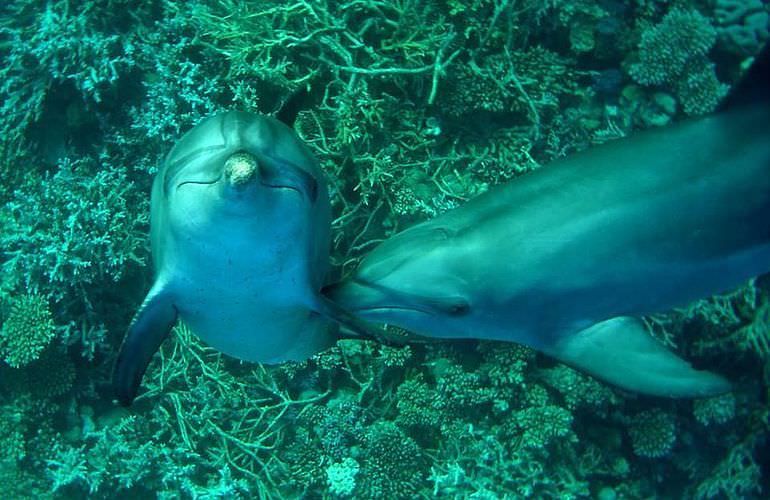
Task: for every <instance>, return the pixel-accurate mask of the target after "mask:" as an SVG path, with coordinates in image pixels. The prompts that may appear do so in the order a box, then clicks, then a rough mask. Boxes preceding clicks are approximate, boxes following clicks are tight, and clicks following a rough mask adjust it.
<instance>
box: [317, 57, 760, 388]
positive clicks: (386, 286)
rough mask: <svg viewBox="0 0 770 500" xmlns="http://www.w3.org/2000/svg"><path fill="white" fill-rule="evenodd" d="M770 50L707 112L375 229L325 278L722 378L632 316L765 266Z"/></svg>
mask: <svg viewBox="0 0 770 500" xmlns="http://www.w3.org/2000/svg"><path fill="white" fill-rule="evenodd" d="M769 55H770V51H768V49H767V48H766V49H765V50H764V51H763V53H762V54H760V56H758V57H757V61H756V63H755V65H754V67H753V68H752V69H751V70H750V71H749V74H748V75H747V77H746V78H745V79H744V81H743V82H742V83H741V84H740V85H739V86H737V87H736V88H735V89H734V92H733V94H732V95H731V96H729V97H728V99H727V101H726V103H725V104H724V106H723V109H722V110H720V111H719V112H717V113H715V114H713V115H711V116H708V117H704V118H700V119H694V120H689V121H684V122H682V123H679V124H676V125H673V126H669V127H664V128H660V129H655V130H649V131H644V132H641V133H638V134H634V135H633V136H631V137H628V138H625V139H620V140H616V141H613V142H611V143H607V144H604V145H602V146H599V147H595V148H592V149H590V150H588V151H585V152H583V153H580V154H576V155H573V156H570V157H568V158H566V159H562V160H558V161H555V162H553V163H552V164H550V165H547V166H545V167H543V168H542V169H539V170H537V171H534V172H532V173H529V174H526V175H524V176H522V177H520V178H518V179H515V180H513V181H511V182H509V183H507V184H505V185H503V186H499V187H498V188H496V189H493V190H490V191H489V192H487V193H485V194H483V195H481V196H479V197H478V198H476V199H474V200H471V201H470V202H468V203H467V204H465V205H463V206H462V207H460V208H457V209H455V210H452V211H450V212H447V213H445V214H443V215H441V216H439V217H436V218H435V219H433V220H430V221H428V222H425V223H422V224H418V225H417V226H414V227H412V228H410V229H407V230H405V231H403V232H401V233H400V234H397V235H395V236H393V237H392V238H390V239H388V240H386V241H385V242H384V243H382V244H381V245H380V246H379V247H377V248H375V249H374V250H373V251H372V252H371V253H370V254H369V255H367V256H366V257H365V258H364V260H363V262H362V263H361V265H360V267H359V268H358V270H357V271H355V272H354V274H353V275H352V276H351V277H349V278H348V279H346V280H345V281H343V282H341V283H338V284H336V285H334V286H332V287H329V288H328V289H327V293H328V294H329V296H330V297H331V298H332V299H333V300H334V301H336V302H337V303H338V304H339V305H340V306H341V307H343V308H346V309H349V310H351V311H353V312H354V313H355V314H357V315H359V316H360V317H362V318H363V319H366V320H369V321H375V322H381V323H388V324H392V325H395V326H398V327H401V328H404V329H407V330H409V331H411V332H413V333H415V334H418V335H421V336H425V337H433V338H478V339H492V340H504V341H511V342H518V343H521V344H525V345H528V346H531V347H533V348H535V349H538V350H540V351H542V352H544V353H547V354H549V355H551V356H553V357H555V358H557V359H559V360H562V361H564V362H565V363H568V364H570V365H572V366H574V367H576V368H578V369H581V370H583V371H585V372H588V373H590V374H592V375H594V376H596V377H598V378H600V379H603V380H605V381H607V382H609V383H612V384H615V385H617V386H620V387H622V388H625V389H628V390H632V391H637V392H641V393H645V394H651V395H659V396H670V397H695V396H707V395H715V394H719V393H721V392H725V391H727V390H729V387H730V386H729V384H728V382H727V381H726V380H725V379H724V378H723V377H721V376H719V375H717V374H714V373H710V372H706V371H699V370H696V369H694V368H692V367H691V366H690V364H689V363H687V362H686V361H684V360H682V359H680V358H679V357H677V356H676V355H675V354H674V353H673V352H671V351H669V350H667V349H666V348H665V347H663V346H662V345H661V344H660V343H659V342H657V341H656V340H654V339H653V338H652V337H651V336H650V335H649V334H648V332H647V331H646V329H645V328H644V326H643V324H642V322H641V321H640V320H639V319H637V318H638V316H640V315H644V314H648V313H653V312H656V311H663V310H666V309H670V308H672V307H675V306H681V305H684V304H686V303H687V302H689V301H691V300H694V299H697V298H700V297H705V296H709V295H712V294H714V293H718V292H721V291H725V290H727V289H730V288H732V287H736V286H738V285H740V284H741V283H742V282H744V281H745V280H747V279H749V278H751V277H753V276H756V275H758V274H760V273H763V272H766V271H768V270H769V269H770V97H769V96H768V90H767V89H769V88H770V78H768V74H769V72H768V67H769V66H770V64H769V63H770V57H769Z"/></svg>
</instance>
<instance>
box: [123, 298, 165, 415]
mask: <svg viewBox="0 0 770 500" xmlns="http://www.w3.org/2000/svg"><path fill="white" fill-rule="evenodd" d="M177 316H178V314H177V310H176V307H174V304H173V303H172V302H171V298H170V297H169V296H168V293H166V292H165V291H164V289H163V287H162V286H158V285H157V284H156V285H154V286H153V287H152V289H151V290H150V292H149V293H148V294H147V297H146V298H145V299H144V302H143V303H142V306H141V307H140V308H139V310H138V311H137V313H136V316H134V320H133V321H132V322H131V325H130V326H129V327H128V332H126V336H125V338H124V339H123V344H122V345H121V346H120V352H119V354H118V359H117V361H116V362H115V368H114V370H113V373H112V386H113V390H114V391H115V397H116V398H117V400H118V402H119V403H120V404H121V405H123V406H130V405H131V403H132V402H133V401H134V398H135V397H136V393H137V391H138V390H139V384H140V383H141V382H142V376H144V372H145V370H146V369H147V366H148V365H149V364H150V360H152V356H153V355H154V354H155V352H156V351H157V350H158V348H159V347H160V344H161V343H162V342H163V340H165V338H166V337H167V336H168V332H169V331H171V328H172V327H173V326H174V323H176V320H177Z"/></svg>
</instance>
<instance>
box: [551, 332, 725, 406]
mask: <svg viewBox="0 0 770 500" xmlns="http://www.w3.org/2000/svg"><path fill="white" fill-rule="evenodd" d="M544 352H546V353H547V354H549V355H551V356H553V357H555V358H556V359H558V360H560V361H563V362H565V363H567V364H569V365H572V366H574V367H575V368H578V369H580V370H583V371H585V372H587V373H589V374H591V375H593V376H595V377H597V378H599V379H602V380H604V381H606V382H609V383H610V384H614V385H617V386H618V387H621V388H623V389H627V390H629V391H634V392H640V393H642V394H649V395H652V396H664V397H672V398H689V397H704V396H714V395H717V394H722V393H725V392H728V391H729V390H730V384H729V382H727V380H725V379H724V378H723V377H721V376H719V375H717V374H715V373H711V372H708V371H702V370H696V369H695V368H693V367H692V366H691V365H690V363H688V362H687V361H685V360H683V359H682V358H680V357H678V356H677V355H676V354H674V353H673V352H671V351H670V350H668V349H666V347H664V346H663V344H661V343H660V342H658V341H657V340H655V339H654V338H653V337H652V336H651V335H650V334H649V333H648V332H647V329H646V328H645V327H644V324H643V323H642V322H641V321H640V320H638V319H636V318H629V317H619V318H613V319H610V320H607V321H603V322H601V323H597V324H595V325H593V326H591V327H590V328H586V329H585V330H582V331H580V332H578V333H576V334H574V335H572V336H569V337H565V338H563V339H561V340H560V341H559V342H558V343H557V344H556V345H555V346H552V347H551V348H548V349H545V350H544Z"/></svg>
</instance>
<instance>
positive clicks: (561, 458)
mask: <svg viewBox="0 0 770 500" xmlns="http://www.w3.org/2000/svg"><path fill="white" fill-rule="evenodd" d="M769 11H770V7H769V6H768V3H767V2H764V1H759V0H754V1H744V2H737V1H730V0H715V1H713V2H705V1H683V2H665V1H636V2H626V3H624V2H615V1H609V0H605V1H596V2H591V1H550V2H535V1H529V0H524V1H505V0H499V1H483V0H476V1H449V0H445V1H435V2H419V1H408V0H407V1H401V2H390V3H389V2H378V1H350V2H332V1H327V2H323V1H313V0H308V1H299V2H296V3H292V2H256V1H254V2H251V1H240V2H238V1H235V0H219V1H216V0H208V1H205V2H203V1H196V2H171V1H145V2H142V1H121V0H112V1H109V0H104V1H99V0H95V1H63V0H59V1H50V2H24V1H9V2H5V3H4V4H3V6H1V7H0V62H1V64H0V72H1V75H2V78H0V95H2V99H0V103H1V104H0V105H1V106H2V112H1V113H0V132H1V135H0V137H2V141H0V207H1V208H0V238H2V244H1V245H0V256H1V258H2V260H1V262H2V266H3V272H2V274H0V321H2V330H1V333H0V355H1V358H2V361H0V491H3V492H5V493H6V496H7V497H9V498H28V497H29V498H85V497H88V498H138V497H147V496H150V497H152V496H157V497H159V498H257V497H264V498H295V497H306V498H423V497H424V498H432V497H435V496H442V497H445V498H479V499H486V498H525V497H531V498H556V497H559V498H601V499H613V498H651V497H661V498H714V497H716V498H761V497H762V496H763V495H767V491H768V489H769V488H770V484H768V463H769V461H770V457H769V456H768V452H767V449H768V443H767V436H768V432H769V431H770V429H769V427H770V424H769V423H768V413H769V411H770V406H769V405H770V402H769V401H768V399H770V398H769V396H770V393H768V386H769V384H770V284H768V282H767V279H766V278H765V279H763V278H761V277H760V278H758V279H756V280H753V281H752V282H750V283H748V284H746V285H745V286H743V287H741V288H740V289H738V290H735V291H731V292H729V293H727V294H725V295H722V296H718V297H712V298H704V299H703V300H701V301H698V302H696V303H693V304H689V305H686V306H685V307H683V308H681V309H677V310H673V311H662V312H661V313H660V314H658V315H655V316H652V317H648V318H645V321H646V323H647V325H648V326H649V327H650V331H651V332H652V334H653V335H654V336H655V337H657V338H658V339H659V340H660V341H662V342H663V343H664V344H666V345H667V346H669V347H671V348H672V349H673V350H675V351H676V352H677V353H678V354H679V355H680V356H682V357H684V358H686V359H687V360H689V361H692V362H693V363H694V364H695V365H696V366H697V367H699V368H706V369H709V370H712V371H715V372H718V373H720V374H722V375H724V376H725V377H727V378H728V379H729V380H730V382H731V383H732V385H733V391H732V392H730V393H728V394H725V395H722V396H718V397H716V398H711V399H703V400H689V399H683V400H668V399H660V398H653V397H647V396H641V395H637V394H634V393H630V392H625V391H622V390H619V389H616V388H613V387H611V386H608V385H605V384H603V383H601V382H599V381H596V380H595V379H593V378H591V377H590V376H588V375H584V374H582V373H580V372H578V371H576V370H574V369H572V368H569V367H567V366H565V365H562V364H560V363H557V362H555V361H554V360H552V359H550V358H548V357H547V356H545V355H542V354H539V353H537V352H535V351H533V350H531V349H529V348H526V347H522V346H518V345H515V344H505V343H493V342H481V341H474V340H463V341H455V342H449V341H436V342H428V343H423V342H415V343H406V344H405V345H403V346H399V345H394V344H388V345H386V344H382V343H379V342H376V341H370V340H353V339H349V340H341V341H339V343H338V344H337V346H335V347H333V348H332V349H330V350H328V351H324V352H322V353H320V354H318V355H316V356H314V357H313V358H311V359H309V360H307V361H303V362H295V363H285V364H281V365H277V366H262V365H258V364H252V363H244V362H239V361H238V360H235V359H233V358H229V357H226V356H224V355H222V354H219V353H217V352H216V351H214V350H213V349H211V348H208V347H205V346H204V345H203V344H202V343H201V342H200V341H199V340H198V339H197V338H196V337H195V336H194V335H192V334H191V333H190V332H189V330H188V329H187V328H185V327H184V326H183V325H179V326H177V327H175V329H174V330H173V332H172V334H171V335H170V336H169V338H168V339H167V341H166V342H165V343H164V344H163V346H162V348H161V350H160V351H159V353H158V354H156V355H155V357H154V358H153V361H152V363H151V364H150V366H149V368H148V369H147V372H146V375H145V377H144V380H143V384H142V388H141V389H140V394H139V397H138V398H137V400H136V401H135V403H134V404H133V405H132V406H131V407H130V408H127V409H126V408H122V407H120V406H119V405H117V404H116V403H115V402H114V400H113V390H112V387H111V383H110V379H111V371H112V367H113V364H114V362H115V358H116V355H117V352H118V349H119V347H120V343H121V339H122V337H123V335H124V332H125V330H126V328H127V325H128V324H129V323H130V321H131V318H132V316H133V315H134V313H135V311H136V310H137V308H138V306H139V305H140V303H141V302H142V300H143V297H144V294H145V293H146V291H147V290H148V289H149V287H150V285H151V283H152V279H153V270H152V265H151V257H150V246H149V235H148V229H149V227H148V224H149V222H148V221H149V196H150V186H151V183H152V179H153V175H154V174H155V173H156V172H157V170H158V166H159V165H160V164H161V162H162V159H163V157H164V156H165V155H166V154H167V153H168V152H169V150H170V149H171V147H172V146H173V145H174V143H175V142H176V141H177V140H178V139H179V137H181V135H182V134H183V133H184V132H186V131H187V130H189V129H190V128H192V127H193V126H194V125H195V124H197V123H199V122H200V120H201V119H203V118H204V117H206V116H209V115H211V114H213V113H215V112H218V111H222V110H226V109H233V108H235V109H241V110H244V111H249V112H254V113H265V114H270V115H275V116H277V117H278V118H280V119H282V120H284V121H285V122H287V123H290V124H292V126H293V128H294V130H295V131H296V132H297V134H298V136H299V137H300V138H301V139H302V140H303V141H304V142H305V143H306V144H307V145H308V146H309V148H310V149H311V151H312V153H313V154H314V155H315V156H316V157H317V158H318V160H319V162H320V164H321V167H322V168H323V170H324V171H325V172H326V174H327V176H328V180H329V185H330V191H331V201H332V209H333V215H334V222H333V224H332V252H331V261H332V268H333V271H332V273H331V276H329V280H330V281H334V280H336V279H339V278H341V277H343V276H347V275H349V274H350V273H351V272H352V271H353V270H354V269H355V267H356V265H357V263H358V262H359V261H360V259H361V258H362V257H363V256H364V255H366V254H367V252H369V251H370V250H371V249H372V248H374V247H375V246H376V245H377V243H379V242H380V241H382V240H383V239H384V238H387V237H388V236H390V235H392V234H394V233H396V232H398V231H400V230H402V229H404V228H406V227H408V226H410V225H412V224H414V223H417V222H419V221H423V220H427V219H429V218H432V217H434V216H436V215H438V214H441V213H444V212H446V211H448V210H451V209H452V208H455V207H458V206H461V205H462V204H463V203H464V202H465V201H466V200H468V199H470V198H473V197H474V196H476V195H478V194H480V193H482V192H484V191H486V190H487V189H488V188H489V187H491V186H493V185H495V184H499V183H502V182H506V181H509V180H511V179H514V178H515V177H517V176H520V175H523V174H525V173H527V172H529V171H531V170H535V169H538V168H541V166H543V168H548V166H547V164H548V163H549V162H550V161H551V160H554V159H557V158H560V157H563V156H568V155H570V154H572V153H574V152H577V151H580V150H583V149H587V148H590V147H592V146H596V145H599V144H602V143H605V142H608V141H611V140H613V139H616V138H619V137H623V136H626V135H630V134H633V133H634V131H637V130H641V129H646V128H650V127H656V126H666V125H669V124H672V123H676V122H678V121H681V120H685V119H689V118H696V117H698V116H702V115H708V114H709V113H711V112H712V111H713V110H714V109H715V108H716V106H717V105H718V103H719V102H720V100H721V99H723V98H724V96H725V95H727V93H728V92H729V89H730V88H731V87H732V86H734V85H735V83H736V82H737V81H738V80H739V78H740V76H741V74H742V72H743V71H744V70H745V69H746V67H748V66H749V65H750V63H751V57H752V56H753V55H755V54H756V53H758V52H759V50H760V49H761V47H762V45H763V44H764V43H765V41H766V40H767V38H768V12H769ZM512 182H516V181H515V180H513V181H512Z"/></svg>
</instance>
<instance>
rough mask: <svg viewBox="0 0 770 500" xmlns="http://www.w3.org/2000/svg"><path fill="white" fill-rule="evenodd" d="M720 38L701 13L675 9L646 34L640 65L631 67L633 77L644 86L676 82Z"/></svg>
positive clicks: (640, 50)
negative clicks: (717, 37)
mask: <svg viewBox="0 0 770 500" xmlns="http://www.w3.org/2000/svg"><path fill="white" fill-rule="evenodd" d="M716 36H717V34H716V30H715V29H714V27H713V26H712V25H711V23H710V22H709V20H708V18H706V17H705V16H703V15H702V14H701V13H699V12H698V11H695V10H683V9H679V8H675V9H672V10H671V11H670V12H669V13H668V14H666V16H665V17H664V18H663V20H662V21H661V22H660V23H658V24H656V25H655V26H653V27H651V28H649V29H647V30H645V31H644V33H642V39H641V42H640V43H639V62H637V63H635V64H633V65H632V66H631V68H630V73H631V76H632V77H633V78H634V80H636V81H637V82H639V83H641V84H642V85H661V84H664V83H673V82H675V81H676V80H677V79H678V78H679V77H680V76H681V74H682V72H683V71H684V69H685V68H686V67H687V65H688V63H691V62H692V61H693V60H697V59H700V58H703V57H704V56H705V55H706V54H707V53H708V52H709V50H711V47H713V45H714V42H716Z"/></svg>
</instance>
